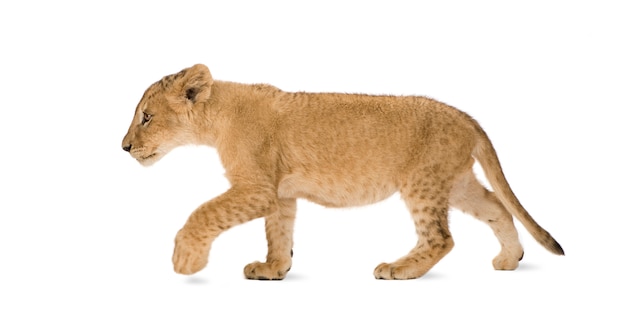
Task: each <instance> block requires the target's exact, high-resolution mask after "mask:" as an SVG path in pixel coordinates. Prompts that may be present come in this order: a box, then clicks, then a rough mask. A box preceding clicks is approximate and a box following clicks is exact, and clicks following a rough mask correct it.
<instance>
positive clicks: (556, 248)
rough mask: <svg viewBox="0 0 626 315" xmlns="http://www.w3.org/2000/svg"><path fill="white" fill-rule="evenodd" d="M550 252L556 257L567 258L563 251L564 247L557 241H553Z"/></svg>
mask: <svg viewBox="0 0 626 315" xmlns="http://www.w3.org/2000/svg"><path fill="white" fill-rule="evenodd" d="M549 250H550V251H551V252H553V253H554V254H556V255H561V256H565V251H563V247H561V244H559V243H558V242H557V241H556V240H554V239H552V244H551V246H550V247H549Z"/></svg>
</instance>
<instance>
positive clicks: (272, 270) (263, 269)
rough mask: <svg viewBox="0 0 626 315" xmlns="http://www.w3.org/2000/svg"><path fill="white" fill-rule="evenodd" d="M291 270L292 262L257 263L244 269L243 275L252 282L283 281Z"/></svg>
mask: <svg viewBox="0 0 626 315" xmlns="http://www.w3.org/2000/svg"><path fill="white" fill-rule="evenodd" d="M290 269H291V262H282V263H281V262H280V261H273V262H270V263H262V262H258V261H255V262H253V263H251V264H248V265H247V266H246V267H245V268H244V269H243V274H244V275H245V276H246V278H247V279H251V280H283V279H284V278H285V276H286V275H287V272H288V271H289V270H290Z"/></svg>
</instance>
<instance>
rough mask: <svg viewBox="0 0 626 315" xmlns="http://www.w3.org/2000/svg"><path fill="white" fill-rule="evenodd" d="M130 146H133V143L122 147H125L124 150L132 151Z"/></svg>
mask: <svg viewBox="0 0 626 315" xmlns="http://www.w3.org/2000/svg"><path fill="white" fill-rule="evenodd" d="M130 148H132V145H130V144H129V145H125V146H123V147H122V149H124V151H126V152H130Z"/></svg>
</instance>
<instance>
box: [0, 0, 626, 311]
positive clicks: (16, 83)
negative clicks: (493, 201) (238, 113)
mask: <svg viewBox="0 0 626 315" xmlns="http://www.w3.org/2000/svg"><path fill="white" fill-rule="evenodd" d="M8 3H11V4H8ZM15 3H18V2H17V1H12V2H9V1H5V2H3V3H2V4H0V47H1V48H0V80H1V82H0V104H1V105H2V109H1V111H0V137H1V138H0V139H1V142H0V143H1V145H2V148H1V150H2V151H1V153H0V313H2V314H53V313H59V314H61V313H64V314H157V313H159V314H161V313H162V314H208V313H212V314H248V313H254V314H269V313H272V314H305V313H311V314H320V313H321V314H333V313H337V314H365V313H366V312H367V314H434V313H436V314H441V313H460V312H464V313H472V314H474V313H476V314H478V313H481V314H492V313H505V312H506V313H509V314H523V313H533V314H535V313H538V314H541V313H548V312H559V314H568V313H572V312H574V311H580V314H584V313H586V314H589V313H594V314H617V313H621V314H623V313H624V312H625V307H624V305H623V301H621V300H622V299H623V297H624V296H623V293H624V290H623V284H624V281H625V280H626V277H625V272H624V266H623V259H622V257H624V256H623V254H624V250H623V240H624V233H623V231H624V226H625V224H626V223H625V222H624V203H623V202H622V200H623V198H622V197H621V196H622V195H623V188H624V180H623V178H624V175H626V174H625V171H624V166H623V165H624V162H623V161H624V157H625V156H624V155H625V154H624V149H623V146H624V140H623V137H624V135H626V129H625V128H624V123H623V118H622V117H623V113H624V109H623V108H624V105H626V96H625V91H624V87H625V86H626V78H625V73H626V62H625V56H626V48H625V47H624V45H625V43H626V42H625V38H626V31H625V30H626V22H625V20H626V19H624V16H625V14H626V9H624V5H623V4H622V3H620V2H619V1H613V2H609V1H588V2H586V3H583V2H580V1H561V2H555V1H524V2H518V4H508V3H507V4H505V2H504V1H493V2H484V1H463V2H461V1H459V2H448V1H436V4H433V3H435V1H433V3H431V4H424V3H422V2H418V1H411V2H408V1H407V2H406V3H404V2H395V1H384V2H383V1H379V2H369V1H359V2H353V3H344V2H341V1H329V2H326V1H315V2H312V1H311V2H308V3H309V4H302V3H301V2H296V1H291V2H286V3H276V2H274V1H255V2H252V1H250V2H241V1H203V2H202V3H194V2H187V1H176V2H171V3H161V2H159V1H152V2H149V3H140V4H139V3H138V4H135V3H134V2H131V1H119V2H116V1H107V2H101V3H99V4H96V3H95V2H91V1H81V2H79V1H76V2H68V1H39V2H37V1H21V2H19V4H15ZM226 3H227V4H226ZM409 3H410V4H409ZM195 63H204V64H206V65H208V66H209V68H210V69H211V71H212V73H213V76H214V78H216V79H219V80H229V81H239V82H249V83H260V82H262V83H271V84H273V85H276V86H278V87H280V88H282V89H284V90H287V91H298V90H306V91H336V92H361V93H370V94H380V93H385V94H417V95H427V96H431V97H434V98H437V99H439V100H441V101H443V102H446V103H449V104H451V105H453V106H456V107H458V108H460V109H462V110H464V111H466V112H468V113H469V114H471V115H473V116H474V117H475V118H476V119H477V120H478V121H479V122H481V124H482V125H483V127H484V128H485V130H486V131H487V133H488V134H489V135H490V136H491V138H492V140H493V142H494V144H495V146H496V149H497V150H498V152H499V156H500V159H501V162H502V164H503V167H504V170H505V173H506V174H507V177H508V179H509V181H510V184H511V185H512V187H513V189H514V191H515V192H516V194H517V195H518V197H519V198H520V199H521V201H522V203H523V204H524V205H525V206H526V208H527V209H528V210H529V212H530V213H531V214H532V215H533V216H534V217H535V218H536V219H537V221H538V222H539V223H540V224H542V225H543V226H544V227H545V228H546V229H547V230H548V231H550V232H551V233H552V234H553V235H554V236H555V237H556V239H557V240H558V241H559V242H560V243H561V244H562V245H563V248H564V249H565V252H566V256H565V257H557V256H554V255H552V254H550V253H548V252H547V251H546V250H544V249H543V248H541V247H540V246H539V245H538V244H537V243H536V242H535V241H534V240H533V239H532V238H531V237H530V235H529V234H528V233H527V232H526V231H525V230H523V229H522V228H521V225H518V226H520V235H521V238H522V241H523V243H524V245H525V250H526V255H525V258H524V260H523V261H522V263H521V266H520V268H519V269H518V270H517V271H514V272H497V271H494V270H492V267H491V259H492V258H493V256H495V255H496V254H497V252H498V250H499V245H498V243H497V241H496V239H495V237H493V236H492V233H491V231H490V230H489V229H488V228H487V227H486V226H484V225H483V224H482V223H480V222H478V221H476V220H474V219H472V218H470V217H468V216H466V215H463V214H461V213H459V212H457V211H453V212H452V213H451V229H452V233H453V236H454V237H455V241H456V247H455V249H454V250H453V251H452V252H451V253H450V254H449V255H448V256H447V257H445V258H444V259H443V260H442V261H441V262H440V263H439V264H438V265H436V266H435V267H434V268H433V269H432V270H431V272H430V273H428V274H427V275H426V276H425V277H423V278H422V279H418V280H410V281H395V282H394V281H391V282H387V281H377V280H375V279H374V277H373V274H372V272H373V269H374V267H375V266H376V265H377V264H378V263H380V262H382V261H393V260H394V259H396V258H398V257H400V256H402V255H404V254H405V253H406V252H407V251H408V250H409V249H410V248H411V246H412V245H413V244H414V242H415V234H414V231H413V229H412V223H411V221H410V219H409V216H408V213H407V211H406V210H405V209H404V207H403V204H402V201H401V200H400V198H399V197H398V196H397V195H395V196H393V197H392V198H390V199H389V200H388V201H385V202H383V203H379V204H376V205H373V206H370V207H366V208H361V209H351V210H331V209H325V208H322V207H320V206H317V205H314V204H310V203H308V202H304V201H302V202H300V203H299V212H298V218H297V221H296V232H295V241H296V245H295V248H294V251H295V257H294V265H293V268H292V271H291V273H290V274H289V275H288V278H287V279H286V280H284V281H282V282H257V281H248V280H244V279H243V272H242V271H243V267H244V265H245V264H247V263H249V262H251V261H254V260H262V259H263V258H264V256H265V250H266V248H265V246H266V245H265V235H264V231H263V221H262V220H257V221H253V222H250V223H248V224H244V225H242V226H238V227H236V228H233V229H232V230H230V231H228V232H226V233H224V234H222V235H221V236H220V237H219V238H218V239H217V241H216V242H215V244H214V247H213V250H212V252H211V256H210V261H209V265H208V267H207V268H206V269H204V270H203V271H201V272H200V273H198V274H196V275H194V276H191V277H187V276H181V275H178V274H175V273H174V272H173V270H172V267H171V262H170V258H171V252H172V249H173V238H174V235H175V233H176V232H177V230H178V229H179V228H180V227H181V226H182V225H183V224H184V222H185V220H186V218H187V216H188V215H189V214H190V213H191V211H193V210H194V209H195V207H197V206H198V205H200V204H201V203H202V202H204V201H206V200H208V199H210V198H212V197H214V196H216V195H218V194H220V193H221V192H223V191H225V190H226V189H227V188H228V184H227V182H226V181H225V180H224V179H223V176H222V173H223V169H222V168H221V166H220V164H219V161H218V159H217V154H216V152H215V151H214V150H213V149H209V148H204V147H185V148H181V149H177V150H175V151H173V152H172V153H170V155H169V156H167V157H165V158H164V159H163V160H162V161H161V162H159V163H157V164H156V165H155V166H153V167H150V168H143V167H141V166H140V165H139V164H138V163H137V162H136V161H134V160H133V159H132V158H130V157H129V155H128V154H127V153H126V152H123V151H122V150H121V141H122V137H123V136H124V134H125V133H126V130H127V128H128V125H129V123H130V121H131V117H132V115H133V112H134V108H135V106H136V104H137V102H138V101H139V99H140V97H141V95H142V93H143V91H144V89H145V88H147V87H148V86H149V85H150V84H151V83H152V82H154V81H156V80H158V79H160V78H161V77H162V76H164V75H166V74H170V73H174V72H177V71H179V70H180V69H182V68H185V67H188V66H191V65H193V64H195Z"/></svg>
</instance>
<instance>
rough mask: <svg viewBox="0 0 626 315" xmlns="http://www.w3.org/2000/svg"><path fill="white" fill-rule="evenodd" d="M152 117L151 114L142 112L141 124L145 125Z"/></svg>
mask: <svg viewBox="0 0 626 315" xmlns="http://www.w3.org/2000/svg"><path fill="white" fill-rule="evenodd" d="M151 119H152V115H150V114H146V113H143V117H142V118H141V124H142V125H146V124H147V123H149V122H150V120H151Z"/></svg>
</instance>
